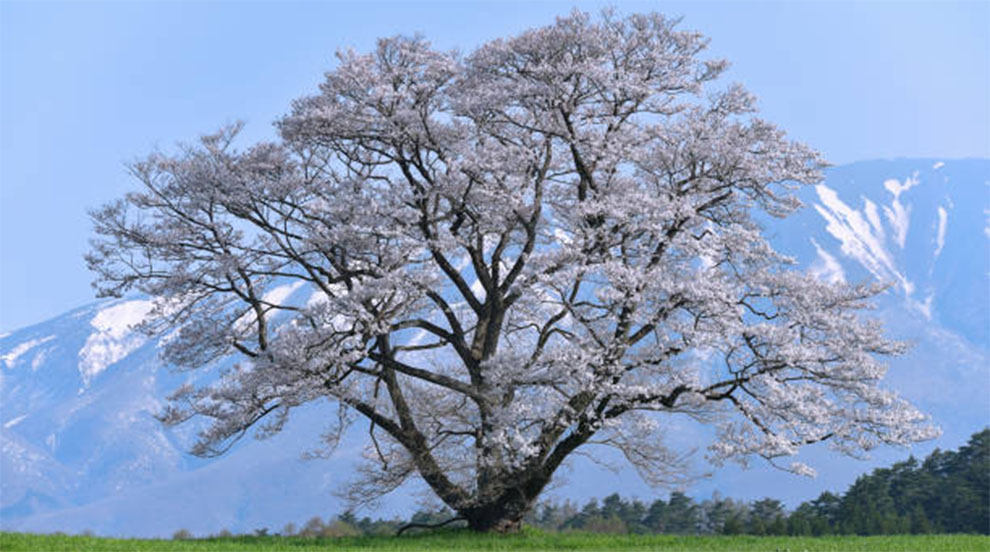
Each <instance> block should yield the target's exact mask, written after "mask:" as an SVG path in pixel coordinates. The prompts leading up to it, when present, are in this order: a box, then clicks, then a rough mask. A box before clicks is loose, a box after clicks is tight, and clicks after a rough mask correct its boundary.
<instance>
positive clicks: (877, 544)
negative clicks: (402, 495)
mask: <svg viewBox="0 0 990 552" xmlns="http://www.w3.org/2000/svg"><path fill="white" fill-rule="evenodd" d="M23 550H32V551H34V550H39V551H51V552H62V551H93V552H103V551H115V552H116V551H121V552H123V551H135V552H145V551H147V552H158V551H162V552H165V551H167V552H179V551H189V552H228V551H230V552H233V551H235V550H238V551H239V550H244V551H248V552H268V551H275V550H278V551H292V552H306V551H309V550H312V551H316V550H320V551H334V550H395V551H399V550H401V551H410V552H415V551H418V550H429V551H439V550H644V551H645V550H657V551H664V552H675V551H678V552H679V551H684V552H688V551H706V552H707V551H711V552H722V551H724V552H730V551H731V552H751V551H752V552H757V551H759V552H785V551H786V552H804V551H807V552H819V551H821V552H824V551H830V552H831V551H834V552H849V551H864V552H866V551H870V552H872V551H881V550H882V551H919V552H941V551H944V552H958V551H969V550H972V551H977V552H987V551H990V537H987V536H980V535H920V536H913V535H896V536H877V537H752V536H732V537H728V536H721V537H693V536H685V537H682V536H674V535H601V534H588V533H562V534H557V533H541V532H537V531H527V532H525V533H524V534H521V535H512V536H499V535H475V534H470V533H466V532H445V533H439V534H437V533H434V534H428V535H413V536H403V537H398V538H397V537H354V538H340V539H312V538H304V537H232V538H216V539H200V540H186V541H170V540H132V539H104V538H96V537H75V536H63V535H49V536H42V535H25V534H20V533H0V551H4V552H6V551H10V552H15V551H23Z"/></svg>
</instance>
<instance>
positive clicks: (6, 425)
mask: <svg viewBox="0 0 990 552" xmlns="http://www.w3.org/2000/svg"><path fill="white" fill-rule="evenodd" d="M27 417H28V415H27V414H22V415H20V416H18V417H16V418H13V419H11V420H8V421H6V422H4V424H3V428H4V429H10V428H12V427H14V426H15V425H17V424H19V423H21V422H23V421H24V419H25V418H27Z"/></svg>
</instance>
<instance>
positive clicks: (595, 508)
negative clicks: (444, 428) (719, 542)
mask: <svg viewBox="0 0 990 552" xmlns="http://www.w3.org/2000/svg"><path fill="white" fill-rule="evenodd" d="M453 516H454V514H453V513H452V512H450V511H449V510H445V509H441V510H422V511H419V512H417V513H416V514H414V515H413V516H412V518H411V519H410V520H383V519H375V520H373V519H371V518H370V517H364V518H360V519H359V518H357V517H356V516H355V515H354V514H353V513H352V512H346V513H344V514H343V515H341V516H337V517H336V518H334V519H331V520H328V521H326V522H324V521H323V520H321V519H320V518H318V517H316V518H313V519H311V520H309V521H308V522H307V523H306V524H304V525H303V526H301V527H296V526H295V525H294V524H289V525H288V526H286V527H285V528H284V529H283V530H282V532H281V534H283V535H301V536H312V537H321V536H322V537H336V536H357V535H391V534H395V532H396V531H397V530H398V529H399V528H401V527H403V526H404V525H406V524H407V523H410V522H411V523H416V524H423V525H429V524H439V523H442V522H444V521H447V520H449V519H450V518H452V517H453ZM526 522H527V523H528V524H529V525H531V526H533V527H537V528H540V529H543V530H547V531H589V532H601V533H672V534H727V535H735V534H750V535H799V536H818V535H833V534H856V535H887V534H903V533H980V534H990V428H987V429H984V430H983V431H980V432H979V433H976V434H974V435H973V436H972V437H970V440H969V442H968V443H967V444H966V445H964V446H962V447H961V448H960V449H959V450H958V451H944V452H943V451H940V450H937V449H936V450H935V451H934V452H933V453H932V454H930V455H929V456H928V457H927V458H925V459H924V461H922V462H919V461H918V460H916V459H915V458H914V457H911V458H909V459H907V460H905V461H903V462H898V463H896V464H894V465H893V466H891V467H889V468H880V469H876V470H873V472H872V473H870V474H867V475H863V476H860V477H859V478H858V479H857V480H856V482H855V483H853V485H852V486H851V487H850V488H849V489H848V490H847V491H846V492H845V494H834V493H831V492H824V493H822V494H821V495H820V496H819V497H818V498H816V499H814V500H811V501H808V502H804V503H802V504H801V505H800V506H798V507H797V508H795V509H794V510H792V511H787V510H786V509H785V508H784V506H783V504H782V503H781V502H780V501H779V500H776V499H773V498H764V499H762V500H756V501H752V502H743V501H739V500H733V499H731V498H723V497H721V496H720V495H718V494H717V493H716V495H715V496H713V497H712V498H709V499H706V500H703V501H701V502H698V501H695V500H694V499H693V498H691V497H690V496H687V495H685V494H684V493H681V492H675V493H672V494H671V495H670V498H669V499H668V500H663V499H657V500H654V501H653V502H651V503H649V504H647V503H645V502H642V501H640V500H635V499H634V500H626V499H624V498H622V497H621V496H619V495H618V494H613V495H611V496H608V497H606V498H605V499H604V500H602V501H600V502H599V501H598V500H595V499H592V500H590V501H589V502H588V503H586V504H585V505H584V506H583V507H578V505H577V504H575V503H573V502H571V501H565V502H563V503H558V502H549V501H547V502H542V503H540V504H539V505H538V506H537V507H536V508H535V509H534V510H533V511H532V512H531V513H530V515H529V517H528V518H527V520H526Z"/></svg>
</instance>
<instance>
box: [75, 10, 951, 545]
mask: <svg viewBox="0 0 990 552" xmlns="http://www.w3.org/2000/svg"><path fill="white" fill-rule="evenodd" d="M706 44H707V41H706V39H705V38H704V37H702V36H701V35H699V34H698V33H695V32H688V31H683V30H678V28H677V21H672V20H670V19H667V18H664V17H663V16H661V15H657V14H651V15H633V16H629V17H618V16H615V15H613V14H611V13H604V14H603V15H602V16H601V17H598V18H593V17H590V16H588V15H586V14H583V13H578V12H575V13H573V14H571V15H570V16H567V17H563V18H560V19H558V20H557V21H556V22H555V23H554V24H552V25H549V26H547V27H543V28H537V29H533V30H530V31H527V32H524V33H522V34H520V35H518V36H515V37H512V38H507V39H499V40H495V41H492V42H489V43H487V44H485V45H483V46H481V47H480V48H478V49H477V50H475V51H474V52H473V53H471V54H470V55H461V54H458V53H453V52H442V51H437V50H434V49H432V48H431V47H430V45H429V43H428V42H426V41H425V40H423V39H420V38H406V37H396V38H389V39H383V40H380V41H379V42H378V45H377V49H375V50H374V51H373V52H371V53H368V54H358V53H354V52H344V53H341V54H339V63H338V65H337V67H336V68H335V69H334V70H332V71H331V72H329V73H328V74H327V75H326V80H325V82H324V83H323V84H322V85H321V87H320V92H319V93H318V94H316V95H314V96H309V97H304V98H302V99H299V100H297V101H295V102H294V103H293V105H292V109H291V112H290V113H289V114H288V115H286V116H285V117H284V118H283V119H281V120H280V121H278V122H277V128H278V130H279V132H280V140H279V141H278V142H277V143H263V144H259V145H256V146H253V147H250V148H248V149H246V150H243V151H241V150H238V149H236V148H235V147H234V145H233V142H234V140H235V137H236V135H237V132H238V130H239V126H237V125H234V126H231V127H228V128H224V129H222V130H221V131H220V132H218V133H217V134H213V135H210V136H206V137H204V138H203V139H202V140H201V143H200V144H198V145H197V146H195V147H188V148H185V149H183V150H182V151H181V152H180V153H179V154H177V155H165V154H154V155H151V156H150V157H148V158H147V159H146V160H144V161H141V162H138V163H135V164H134V165H133V166H132V171H133V174H134V175H135V177H136V179H137V180H138V181H139V182H140V184H141V185H142V186H141V189H140V191H137V192H134V193H130V194H128V195H127V196H126V197H125V198H123V199H121V200H119V201H116V202H114V203H111V204H109V205H106V206H104V207H102V208H101V209H99V210H97V211H95V212H94V213H93V214H92V218H93V220H94V223H95V229H96V233H97V234H98V238H96V239H95V240H94V242H93V248H92V251H91V253H90V255H89V256H88V262H89V265H90V267H91V268H92V269H93V270H94V271H95V272H96V274H97V279H96V282H95V286H96V287H97V288H98V290H99V292H100V293H101V295H104V296H120V295H121V294H124V293H126V292H129V291H132V290H139V291H141V292H144V293H147V294H149V295H150V296H153V297H155V298H157V299H156V308H155V311H154V316H153V318H152V319H151V321H149V322H148V323H146V324H145V329H146V330H148V331H150V332H165V331H167V332H169V338H168V339H167V340H164V343H165V345H163V356H164V359H165V360H167V361H168V362H170V363H172V364H173V365H175V366H177V367H180V368H186V369H203V370H209V367H210V366H213V365H214V362H215V361H217V360H218V359H221V358H225V357H228V356H230V355H232V354H236V355H239V358H240V359H241V361H240V362H238V364H237V365H236V367H235V368H234V369H231V370H229V371H224V372H222V373H221V374H219V375H218V376H217V377H216V378H214V379H209V378H206V379H201V380H200V381H206V382H208V383H203V384H200V385H198V386H197V385H187V386H184V387H183V388H181V389H179V390H177V391H176V393H175V394H174V395H173V396H172V397H171V401H172V402H171V406H170V407H169V408H168V409H167V411H166V412H164V413H163V419H164V420H165V421H166V422H167V423H180V422H183V421H185V420H188V419H190V418H193V417H198V418H206V419H207V420H209V422H210V423H209V424H207V425H206V426H205V427H206V429H204V430H203V431H202V433H201V434H200V440H199V442H198V444H197V446H196V447H195V449H194V451H193V452H194V453H195V454H199V455H214V454H220V453H222V452H223V451H224V450H226V449H227V448H228V447H229V446H230V445H231V444H232V443H233V442H234V441H235V440H236V439H237V438H239V437H240V436H241V435H243V434H244V433H245V432H246V431H248V430H249V429H250V428H252V427H257V428H258V430H259V432H260V434H261V435H262V436H264V435H269V434H272V433H274V432H277V431H279V429H281V428H282V427H283V425H284V424H285V422H286V421H287V419H288V418H289V415H290V413H291V412H292V411H293V409H294V408H295V407H298V406H300V405H302V404H304V403H309V402H312V401H317V400H329V402H330V403H331V404H332V405H335V406H336V408H337V415H335V416H330V418H331V419H335V420H337V422H336V423H334V424H333V425H332V427H331V431H330V433H329V437H328V439H329V441H330V442H331V444H332V441H333V438H334V436H336V435H339V433H340V431H342V429H343V427H345V426H346V425H347V424H348V423H351V422H353V421H355V420H356V419H359V418H360V417H363V418H365V419H366V420H365V422H364V423H366V424H368V425H369V427H370V439H369V445H368V452H367V455H366V456H367V459H368V464H367V466H366V467H365V468H363V469H362V470H361V472H360V480H359V481H356V482H355V485H354V486H353V488H352V498H354V499H356V500H365V499H373V498H375V497H376V496H379V495H381V494H383V493H387V492H389V491H391V490H393V489H395V488H397V487H398V486H399V485H401V484H403V483H404V482H405V481H407V480H408V479H409V478H413V477H417V478H420V479H421V480H422V481H424V482H425V483H426V484H427V485H428V486H429V488H430V489H432V491H433V492H435V493H436V495H437V496H438V497H439V498H440V499H441V500H442V501H443V502H445V503H446V504H447V505H449V506H450V507H451V508H452V509H453V510H454V511H456V512H457V513H458V515H459V516H461V517H463V518H464V519H466V520H467V522H468V524H469V526H470V527H471V528H473V529H475V530H479V531H513V530H516V529H517V528H518V527H519V526H520V522H521V521H520V520H521V519H522V518H523V516H524V514H525V513H526V512H527V511H528V509H529V508H530V507H531V506H532V505H533V504H534V502H535V501H536V499H537V497H538V496H539V495H540V493H541V491H542V490H543V489H544V488H545V487H546V485H547V484H548V483H549V482H550V481H551V479H552V477H553V476H554V473H555V472H557V471H558V469H559V468H560V467H561V465H562V464H563V463H565V461H566V460H568V458H570V457H571V455H572V454H573V453H574V452H575V451H578V449H581V448H582V447H585V448H588V447H594V446H602V445H604V446H610V447H614V448H615V449H618V450H619V451H621V452H622V454H623V455H624V456H625V458H626V459H628V461H629V462H630V463H631V465H632V466H634V467H635V468H636V469H637V470H638V472H639V474H640V475H641V476H642V477H643V479H644V480H645V481H647V482H649V483H651V484H663V483H664V482H667V481H670V480H672V479H673V478H676V477H677V476H678V474H681V473H683V471H682V469H683V465H682V464H683V460H684V455H683V453H682V451H677V450H671V449H669V448H667V447H665V446H664V442H663V439H662V431H661V430H662V428H663V427H664V425H665V424H666V423H667V422H669V421H670V420H671V419H672V418H673V417H675V416H684V417H688V418H691V419H695V420H699V421H701V422H702V423H704V424H710V425H711V426H713V427H714V428H716V429H715V431H714V432H713V435H715V437H714V438H713V441H712V444H711V446H710V448H709V452H708V457H709V458H710V459H711V460H712V461H714V462H716V463H720V462H723V461H725V460H729V459H747V458H752V457H763V458H766V459H770V460H771V461H775V462H778V465H779V466H781V467H783V468H785V469H789V470H792V471H795V472H798V473H808V472H810V471H811V470H810V468H808V467H806V466H803V465H801V464H798V463H794V464H790V465H786V464H779V461H778V460H775V459H778V458H780V457H786V456H792V455H794V454H795V453H796V452H797V451H798V449H799V447H801V446H802V445H806V444H810V443H816V442H820V441H828V442H829V443H831V446H832V447H834V448H835V449H836V450H838V451H841V452H844V453H848V454H857V453H862V452H863V451H867V450H869V449H871V448H873V447H875V446H877V445H879V444H903V443H909V442H913V441H917V440H920V439H925V438H929V437H931V436H933V435H934V433H935V431H936V430H935V429H933V428H932V427H931V426H930V425H929V423H928V420H927V418H926V417H925V416H924V415H922V414H920V413H919V412H918V411H916V410H915V409H914V408H913V407H911V406H910V405H909V404H907V403H906V402H905V401H903V400H901V399H900V398H898V397H897V395H896V394H895V393H893V392H891V391H889V390H885V389H883V388H881V387H880V386H879V382H880V380H881V378H882V377H883V375H884V372H885V365H884V364H883V362H882V359H883V357H885V356H887V355H894V354H898V353H901V352H902V351H903V350H904V345H903V344H902V343H899V342H895V341H891V340H889V339H888V338H886V337H885V336H884V335H883V332H882V329H881V328H880V326H879V325H878V324H877V323H876V322H873V321H870V320H867V319H864V318H861V317H860V316H859V314H858V312H859V311H860V310H861V309H863V308H864V307H868V306H869V300H870V298H871V297H873V296H874V295H876V294H877V293H879V292H880V291H881V289H882V288H881V287H879V286H875V285H846V284H836V283H826V282H822V281H819V280H817V279H815V278H814V277H812V276H810V275H809V274H807V273H805V272H802V271H800V270H798V269H796V268H795V267H794V266H793V264H794V262H793V261H792V260H791V259H789V258H788V257H786V256H784V255H782V254H781V253H778V252H776V251H775V250H774V249H773V248H772V247H771V246H770V245H769V244H768V242H767V240H766V238H765V237H764V236H763V233H762V232H761V227H760V226H759V224H758V219H759V218H760V217H763V216H764V215H767V214H768V215H771V216H775V217H783V216H786V215H787V214H788V213H791V212H792V211H794V210H795V209H796V208H798V207H799V206H800V203H799V202H798V200H797V199H796V198H795V197H794V195H793V190H794V189H795V188H796V187H797V186H800V185H803V184H811V183H815V182H818V181H819V180H820V179H821V178H822V169H823V168H824V167H825V163H824V161H823V160H822V158H821V157H820V155H819V154H818V153H817V152H815V151H814V150H812V149H810V148H808V147H807V146H805V145H802V144H800V143H796V142H794V141H790V140H788V139H787V138H786V137H785V135H784V133H783V132H782V131H781V130H779V129H778V128H776V127H775V126H774V125H772V124H770V123H768V122H766V121H764V120H762V119H759V118H758V117H757V116H756V114H755V108H754V99H753V97H752V96H751V95H750V94H749V93H747V92H746V91H745V90H744V89H743V88H742V87H741V86H739V85H729V86H718V87H715V82H714V81H716V80H717V79H718V78H719V76H720V75H721V74H722V73H723V71H724V70H725V69H726V67H727V63H726V62H725V61H721V60H703V59H701V57H700V56H701V54H702V53H703V51H704V49H705V47H706ZM764 218H765V217H764ZM288 284H292V285H293V286H295V287H293V288H292V289H305V290H308V295H307V297H308V300H305V301H296V302H292V301H289V300H286V299H284V297H282V296H284V295H285V294H284V293H274V292H273V291H272V290H274V289H276V288H280V287H283V286H286V285H288ZM592 450H594V449H592Z"/></svg>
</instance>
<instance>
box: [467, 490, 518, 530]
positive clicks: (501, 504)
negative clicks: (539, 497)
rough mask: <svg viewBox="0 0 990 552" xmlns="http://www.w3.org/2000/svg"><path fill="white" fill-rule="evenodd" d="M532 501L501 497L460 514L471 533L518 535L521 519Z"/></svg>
mask: <svg viewBox="0 0 990 552" xmlns="http://www.w3.org/2000/svg"><path fill="white" fill-rule="evenodd" d="M533 502H534V501H533V500H527V499H525V498H521V497H511V498H510V497H505V496H503V497H501V499H500V500H496V501H494V502H492V503H490V504H485V505H482V506H477V507H474V508H469V509H466V510H464V511H462V512H460V514H461V515H462V516H464V518H465V519H466V520H467V522H468V527H469V528H470V529H471V530H472V531H477V532H479V533H518V532H519V530H520V529H522V522H523V518H524V517H526V513H527V512H529V510H530V508H532V506H533Z"/></svg>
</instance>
